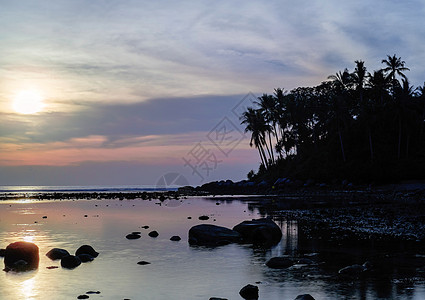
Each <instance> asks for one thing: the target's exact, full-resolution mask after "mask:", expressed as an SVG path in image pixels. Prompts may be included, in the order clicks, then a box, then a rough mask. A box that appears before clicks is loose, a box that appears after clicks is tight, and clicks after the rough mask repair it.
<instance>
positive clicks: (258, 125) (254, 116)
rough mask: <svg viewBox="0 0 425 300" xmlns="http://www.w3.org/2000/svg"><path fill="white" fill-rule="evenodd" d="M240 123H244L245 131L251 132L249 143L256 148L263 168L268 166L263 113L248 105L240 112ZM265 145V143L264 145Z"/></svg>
mask: <svg viewBox="0 0 425 300" xmlns="http://www.w3.org/2000/svg"><path fill="white" fill-rule="evenodd" d="M240 119H241V120H242V122H241V124H245V125H246V127H245V132H251V140H250V142H249V145H250V146H251V147H252V146H253V145H254V146H255V148H257V149H258V152H259V155H260V159H261V162H262V164H263V166H264V167H265V168H268V166H269V165H268V160H267V156H266V153H265V151H264V144H265V137H264V134H265V132H266V128H267V126H266V124H265V120H264V117H263V115H262V114H261V112H260V111H259V110H257V109H254V108H252V107H248V108H247V110H246V111H245V112H244V113H243V114H242V116H241V118H240ZM266 146H267V145H266Z"/></svg>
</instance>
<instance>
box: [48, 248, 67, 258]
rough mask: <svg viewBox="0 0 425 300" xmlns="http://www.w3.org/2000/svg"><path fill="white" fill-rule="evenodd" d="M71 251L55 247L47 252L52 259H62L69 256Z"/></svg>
mask: <svg viewBox="0 0 425 300" xmlns="http://www.w3.org/2000/svg"><path fill="white" fill-rule="evenodd" d="M68 255H69V252H68V251H67V250H65V249H60V248H53V249H51V250H50V251H49V252H47V253H46V256H47V257H48V258H50V259H51V260H56V259H62V257H64V256H68Z"/></svg>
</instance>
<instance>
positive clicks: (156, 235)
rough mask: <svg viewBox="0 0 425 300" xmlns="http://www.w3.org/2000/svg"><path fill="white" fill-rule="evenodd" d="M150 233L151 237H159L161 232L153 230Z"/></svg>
mask: <svg viewBox="0 0 425 300" xmlns="http://www.w3.org/2000/svg"><path fill="white" fill-rule="evenodd" d="M148 235H149V236H150V237H153V238H156V237H158V236H159V233H158V231H155V230H154V231H151V232H149V233H148Z"/></svg>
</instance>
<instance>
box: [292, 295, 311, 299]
mask: <svg viewBox="0 0 425 300" xmlns="http://www.w3.org/2000/svg"><path fill="white" fill-rule="evenodd" d="M295 300H314V298H313V297H312V296H311V295H310V294H303V295H298V296H297V298H295Z"/></svg>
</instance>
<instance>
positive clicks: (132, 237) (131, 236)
mask: <svg viewBox="0 0 425 300" xmlns="http://www.w3.org/2000/svg"><path fill="white" fill-rule="evenodd" d="M125 237H126V239H128V240H136V239H140V238H141V237H142V236H141V235H140V234H138V233H129V234H127V235H126V236H125Z"/></svg>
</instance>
